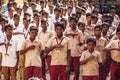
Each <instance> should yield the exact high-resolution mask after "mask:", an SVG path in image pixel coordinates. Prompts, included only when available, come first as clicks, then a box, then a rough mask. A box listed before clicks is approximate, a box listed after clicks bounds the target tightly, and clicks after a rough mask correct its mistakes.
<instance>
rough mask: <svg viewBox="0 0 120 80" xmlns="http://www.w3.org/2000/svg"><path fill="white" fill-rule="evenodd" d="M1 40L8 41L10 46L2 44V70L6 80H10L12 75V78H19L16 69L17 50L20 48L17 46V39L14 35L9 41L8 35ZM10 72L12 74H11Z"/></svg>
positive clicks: (0, 50)
mask: <svg viewBox="0 0 120 80" xmlns="http://www.w3.org/2000/svg"><path fill="white" fill-rule="evenodd" d="M0 42H1V43H3V42H5V43H8V42H9V44H10V45H9V46H8V47H6V46H5V45H1V46H0V52H1V53H2V63H1V66H2V72H3V76H4V80H8V79H9V78H10V77H11V79H12V80H17V79H16V69H15V66H16V64H17V54H16V51H17V50H18V48H17V43H18V42H17V40H15V38H14V37H12V38H11V40H10V41H8V39H7V37H6V35H5V36H3V37H2V38H0ZM9 72H10V74H9Z"/></svg>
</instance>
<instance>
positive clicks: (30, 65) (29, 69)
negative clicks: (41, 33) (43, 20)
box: [19, 26, 42, 80]
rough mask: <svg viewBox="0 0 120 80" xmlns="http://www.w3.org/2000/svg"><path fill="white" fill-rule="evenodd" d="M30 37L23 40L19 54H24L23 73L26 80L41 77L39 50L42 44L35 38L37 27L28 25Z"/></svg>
mask: <svg viewBox="0 0 120 80" xmlns="http://www.w3.org/2000/svg"><path fill="white" fill-rule="evenodd" d="M29 34H30V37H29V38H28V39H26V40H25V41H24V42H23V45H22V48H21V50H20V52H19V53H20V54H21V55H22V54H25V73H26V80H29V79H30V78H32V77H37V78H39V79H40V78H42V70H41V67H42V63H41V57H40V54H41V51H42V45H41V43H40V42H39V41H37V40H36V36H37V34H38V28H36V27H34V26H31V27H30V32H29Z"/></svg>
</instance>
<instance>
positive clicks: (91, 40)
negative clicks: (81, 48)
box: [87, 38, 96, 45]
mask: <svg viewBox="0 0 120 80" xmlns="http://www.w3.org/2000/svg"><path fill="white" fill-rule="evenodd" d="M89 42H92V43H94V45H96V39H95V38H88V39H87V44H88V43H89Z"/></svg>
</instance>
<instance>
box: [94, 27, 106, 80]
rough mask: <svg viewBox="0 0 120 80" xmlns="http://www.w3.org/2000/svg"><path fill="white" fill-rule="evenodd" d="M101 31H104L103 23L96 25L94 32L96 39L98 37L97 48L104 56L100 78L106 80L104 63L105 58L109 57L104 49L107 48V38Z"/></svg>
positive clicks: (102, 56)
mask: <svg viewBox="0 0 120 80" xmlns="http://www.w3.org/2000/svg"><path fill="white" fill-rule="evenodd" d="M101 33H102V28H101V25H96V26H95V27H94V34H95V39H96V48H95V49H96V50H97V51H99V52H100V56H101V58H102V62H101V63H100V65H99V66H100V67H99V71H100V73H99V80H105V79H106V76H107V74H106V68H105V66H106V64H103V63H105V60H106V58H107V56H106V54H105V52H104V51H103V49H104V48H105V46H106V45H107V40H106V39H105V38H104V37H103V36H101Z"/></svg>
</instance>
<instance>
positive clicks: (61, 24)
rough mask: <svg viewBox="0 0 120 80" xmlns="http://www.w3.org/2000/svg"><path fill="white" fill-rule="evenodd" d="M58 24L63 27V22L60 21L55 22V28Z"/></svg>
mask: <svg viewBox="0 0 120 80" xmlns="http://www.w3.org/2000/svg"><path fill="white" fill-rule="evenodd" d="M58 26H60V27H61V28H62V29H64V28H65V26H64V24H63V23H61V22H56V23H55V28H57V27H58Z"/></svg>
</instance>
